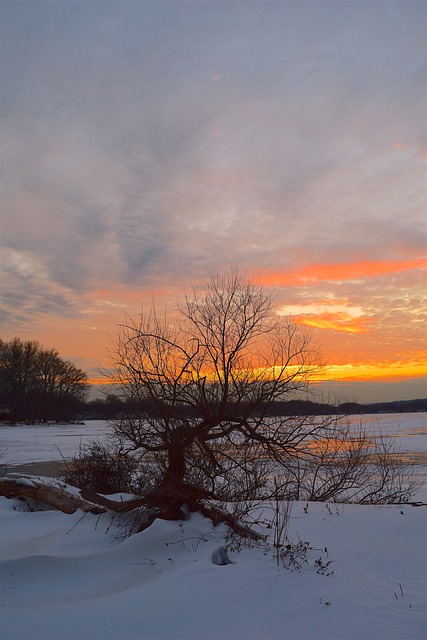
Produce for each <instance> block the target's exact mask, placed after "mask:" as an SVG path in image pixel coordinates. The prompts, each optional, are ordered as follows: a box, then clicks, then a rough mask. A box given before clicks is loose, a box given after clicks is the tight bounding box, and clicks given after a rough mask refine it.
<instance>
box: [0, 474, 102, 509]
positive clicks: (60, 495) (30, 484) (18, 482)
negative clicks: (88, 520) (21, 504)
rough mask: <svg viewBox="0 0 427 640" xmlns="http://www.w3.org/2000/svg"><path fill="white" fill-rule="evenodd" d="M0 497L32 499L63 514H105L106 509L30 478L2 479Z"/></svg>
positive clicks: (0, 480)
mask: <svg viewBox="0 0 427 640" xmlns="http://www.w3.org/2000/svg"><path fill="white" fill-rule="evenodd" d="M0 496H5V497H6V498H31V500H34V501H35V502H41V503H42V504H46V505H48V506H49V507H54V508H55V509H58V510H59V511H62V512H63V513H68V514H71V513H75V511H77V509H82V511H85V512H86V513H94V514H99V513H105V512H106V511H107V509H106V508H105V507H102V506H99V505H94V504H91V503H90V502H87V501H86V500H82V499H80V498H77V497H76V496H73V495H71V493H67V492H66V491H64V490H63V489H59V488H58V487H52V486H47V485H44V484H41V483H40V482H36V481H35V480H30V479H29V478H16V479H15V478H7V477H5V478H0Z"/></svg>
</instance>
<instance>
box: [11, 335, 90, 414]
mask: <svg viewBox="0 0 427 640" xmlns="http://www.w3.org/2000/svg"><path fill="white" fill-rule="evenodd" d="M88 391H89V385H88V383H87V376H86V373H85V372H84V371H82V369H78V368H77V367H75V366H74V364H73V363H72V362H69V361H67V360H63V359H62V358H61V357H60V356H59V353H58V352H57V351H56V349H44V348H43V347H42V346H41V345H40V344H39V343H38V342H36V341H22V340H20V339H19V338H13V340H10V341H9V342H6V341H4V340H1V339H0V420H2V421H7V422H11V423H12V424H13V423H16V422H30V423H34V422H47V421H56V422H62V421H70V420H73V419H75V418H76V416H78V415H79V414H80V413H81V411H82V408H83V406H84V403H85V401H86V398H87V394H88Z"/></svg>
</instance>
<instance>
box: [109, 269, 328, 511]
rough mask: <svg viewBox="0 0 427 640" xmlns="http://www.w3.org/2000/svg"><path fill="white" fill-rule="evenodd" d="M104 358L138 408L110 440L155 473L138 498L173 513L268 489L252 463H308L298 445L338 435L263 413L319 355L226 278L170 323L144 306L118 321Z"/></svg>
mask: <svg viewBox="0 0 427 640" xmlns="http://www.w3.org/2000/svg"><path fill="white" fill-rule="evenodd" d="M115 355H116V360H115V362H114V374H113V380H114V382H115V383H116V388H117V389H121V390H122V393H123V394H124V396H125V397H126V398H127V399H131V400H132V401H133V402H134V403H136V404H137V406H138V411H137V412H136V413H135V414H134V415H130V416H127V417H125V418H123V419H121V420H120V421H117V422H116V425H115V428H116V434H117V436H118V437H119V438H121V439H122V441H124V442H127V443H128V450H129V451H130V450H133V451H136V452H138V454H139V455H140V456H141V457H142V458H144V457H146V458H147V459H149V460H150V465H151V466H150V469H151V471H150V473H151V474H156V473H157V477H158V487H157V488H156V490H154V492H152V494H151V496H148V497H149V499H150V500H151V501H153V502H154V503H156V504H159V503H161V504H164V505H167V507H168V509H169V510H172V511H173V510H175V513H176V514H179V513H180V509H181V507H182V505H184V504H185V505H187V507H188V508H190V509H197V508H198V506H199V505H200V499H201V498H203V497H204V498H208V497H209V498H223V499H226V498H227V497H229V498H230V499H235V498H236V496H237V495H240V494H241V495H244V494H245V495H246V497H248V493H250V492H251V491H252V492H254V491H256V490H261V488H262V487H263V488H264V490H266V491H267V490H268V487H267V484H268V482H267V475H268V473H267V471H266V470H265V469H264V470H263V471H262V472H260V464H259V461H261V460H262V461H269V463H270V471H271V469H272V467H274V466H275V467H281V466H283V465H284V464H287V463H288V462H289V460H290V459H292V458H303V457H307V456H312V455H315V448H314V447H311V448H308V447H307V441H308V440H310V441H311V442H313V441H316V440H322V439H324V438H325V437H328V436H329V437H332V434H333V433H335V432H336V430H337V428H338V422H339V417H338V416H320V417H319V416H313V415H308V414H304V415H300V416H294V417H289V416H288V417H286V416H271V412H270V411H269V408H270V406H271V405H272V404H273V403H274V402H275V401H277V400H285V399H289V398H292V397H294V396H295V395H298V394H300V393H301V391H306V390H307V388H308V384H309V381H310V378H311V377H312V376H313V374H314V373H315V372H316V371H317V370H318V367H319V365H320V359H319V354H318V351H317V349H316V348H315V346H313V344H312V342H311V340H310V335H309V333H307V331H306V329H305V328H304V327H302V326H300V325H298V324H295V323H294V322H293V321H291V320H289V319H286V318H283V317H279V316H277V315H276V314H275V313H274V311H273V308H272V300H271V297H270V296H269V295H267V294H266V293H265V292H264V291H263V289H262V288H261V287H260V286H257V285H255V284H253V283H251V282H250V281H248V280H247V279H246V278H245V277H244V276H241V275H239V274H238V273H237V272H235V271H233V272H231V273H228V274H226V275H224V276H220V275H217V276H213V277H211V278H210V281H209V282H208V284H207V285H206V287H205V288H204V289H203V290H201V291H199V290H196V289H193V291H192V293H191V295H188V296H186V297H185V299H184V301H183V303H182V304H180V305H179V309H178V315H177V316H176V317H172V316H168V315H163V316H160V315H159V314H158V313H157V312H156V310H155V309H154V308H153V309H152V310H151V311H150V313H149V314H148V315H144V314H143V315H142V316H141V318H140V321H139V322H138V323H137V324H134V323H133V322H131V321H129V322H128V323H127V324H126V325H125V326H123V327H122V330H121V333H120V335H119V338H118V341H117V343H116V354H115ZM147 400H148V401H149V402H150V405H151V411H150V412H148V411H147V409H146V407H147ZM153 408H154V409H155V411H153V410H152V409H153ZM269 415H270V417H268V416H269ZM239 492H240V493H239Z"/></svg>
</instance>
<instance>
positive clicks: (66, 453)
mask: <svg viewBox="0 0 427 640" xmlns="http://www.w3.org/2000/svg"><path fill="white" fill-rule="evenodd" d="M350 421H351V422H352V423H353V424H355V425H357V424H359V423H360V422H362V423H364V424H365V425H366V426H368V427H369V429H370V431H371V432H372V433H373V434H378V433H382V434H383V436H385V437H387V438H394V439H395V444H396V446H397V447H398V449H399V450H400V451H401V453H402V454H403V455H404V456H405V458H407V459H409V460H410V461H411V462H412V463H413V464H414V465H415V466H416V469H417V474H418V475H419V476H420V479H421V480H422V481H423V485H424V486H423V490H422V494H423V496H422V497H421V496H419V499H424V497H427V438H426V435H427V413H387V414H366V415H357V416H350ZM111 434H112V429H111V427H110V426H109V425H108V423H107V422H105V421H103V420H88V421H87V422H86V423H85V424H77V425H56V424H53V425H30V426H28V425H18V426H8V425H2V426H0V451H1V455H2V457H1V460H0V462H1V463H2V464H3V465H6V467H7V469H8V471H11V472H13V471H15V470H16V471H18V470H19V471H20V472H22V471H23V469H22V466H23V465H29V464H32V463H50V462H60V461H61V460H63V459H65V460H70V459H71V458H72V457H73V456H75V455H77V454H78V451H79V447H80V446H84V445H85V444H88V443H89V442H90V441H92V440H107V439H108V438H109V437H110V436H111ZM39 473H41V474H43V473H46V472H45V471H43V470H42V468H41V470H40V471H39Z"/></svg>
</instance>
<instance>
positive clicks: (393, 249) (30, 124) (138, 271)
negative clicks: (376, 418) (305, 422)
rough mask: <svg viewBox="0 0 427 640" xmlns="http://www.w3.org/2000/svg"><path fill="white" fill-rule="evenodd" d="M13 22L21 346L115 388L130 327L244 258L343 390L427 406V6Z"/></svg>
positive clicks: (5, 77) (33, 13)
mask: <svg viewBox="0 0 427 640" xmlns="http://www.w3.org/2000/svg"><path fill="white" fill-rule="evenodd" d="M1 14H2V15H1V30H2V33H1V37H2V51H1V76H0V77H1V100H2V102H1V115H2V125H1V169H2V196H1V243H2V255H1V269H2V272H1V293H2V324H1V334H2V337H3V338H4V339H9V338H12V337H14V336H19V337H20V338H22V339H25V340H29V339H31V340H38V341H39V342H40V343H41V344H42V345H43V346H45V347H56V348H57V349H58V351H59V353H60V355H61V356H62V357H64V358H67V359H68V358H69V359H71V360H72V361H73V362H74V363H75V364H76V365H77V366H80V367H82V368H83V369H85V370H86V371H87V373H88V375H89V377H90V378H91V379H93V380H96V379H98V378H99V373H98V370H99V368H100V367H103V366H105V365H106V362H107V360H106V354H107V350H108V349H109V348H110V347H111V339H112V338H115V337H116V336H117V332H118V325H119V324H120V323H122V322H123V321H124V318H125V315H126V314H129V315H130V316H131V317H133V318H137V316H138V313H139V312H140V311H141V307H142V306H143V305H146V304H151V302H152V300H153V299H154V300H155V301H156V304H158V305H159V306H160V307H163V306H164V305H165V304H167V305H168V306H170V307H171V308H173V307H174V305H175V302H176V299H177V298H178V297H179V296H181V295H182V294H183V292H185V291H186V290H188V289H189V287H190V286H191V284H192V283H193V284H200V283H203V282H204V281H206V279H207V277H208V275H209V273H210V272H216V271H218V270H220V271H222V270H224V269H228V268H230V267H238V268H239V270H240V271H243V272H247V273H248V274H249V275H250V276H251V277H254V278H257V279H258V281H259V282H261V283H262V284H263V285H264V286H265V287H266V288H267V290H270V288H271V290H274V292H275V296H276V298H275V300H276V307H277V311H278V313H280V314H283V315H288V314H290V315H293V316H295V318H296V319H298V320H299V321H301V322H303V323H304V324H306V325H308V326H310V327H312V328H313V335H314V338H315V340H316V341H318V342H319V343H320V344H321V345H322V351H323V354H324V358H325V360H326V362H327V364H328V368H327V370H326V371H325V375H324V377H325V378H326V379H328V380H332V383H331V385H329V386H332V388H333V389H334V390H337V391H339V392H344V393H345V394H346V396H347V397H349V398H350V399H353V400H358V401H360V402H367V401H376V400H378V401H382V400H394V399H396V400H397V399H409V398H417V397H425V396H427V388H426V378H425V376H426V373H427V366H426V322H425V321H426V299H425V298H426V262H425V255H426V203H427V199H426V179H425V169H426V166H425V164H426V113H427V110H426V88H425V86H426V4H425V2H424V0H422V1H418V0H415V1H413V0H399V1H397V2H394V1H393V0H380V1H378V2H377V1H376V0H370V1H369V2H366V1H352V0H317V1H314V2H305V1H304V0H302V1H299V2H297V1H293V2H289V1H287V0H279V1H275V0H272V1H258V0H253V1H245V0H242V1H239V2H234V1H233V0H224V1H212V2H211V1H209V0H207V1H201V0H197V1H194V2H193V1H187V0H180V1H172V2H169V1H167V0H166V1H160V2H159V1H158V0H154V1H147V2H145V1H142V0H134V1H130V0H113V1H109V0H103V1H100V0H84V1H82V2H80V1H78V0H77V1H68V0H61V1H56V0H55V1H40V0H31V1H29V2H27V1H22V0H12V1H9V0H2V1H1ZM328 388H329V387H328Z"/></svg>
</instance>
